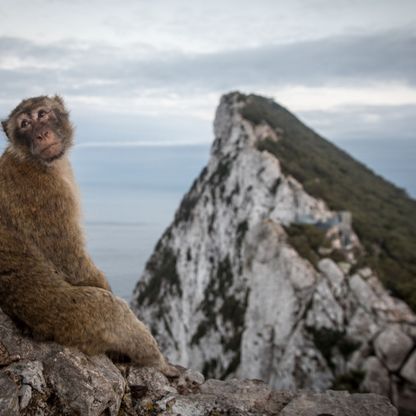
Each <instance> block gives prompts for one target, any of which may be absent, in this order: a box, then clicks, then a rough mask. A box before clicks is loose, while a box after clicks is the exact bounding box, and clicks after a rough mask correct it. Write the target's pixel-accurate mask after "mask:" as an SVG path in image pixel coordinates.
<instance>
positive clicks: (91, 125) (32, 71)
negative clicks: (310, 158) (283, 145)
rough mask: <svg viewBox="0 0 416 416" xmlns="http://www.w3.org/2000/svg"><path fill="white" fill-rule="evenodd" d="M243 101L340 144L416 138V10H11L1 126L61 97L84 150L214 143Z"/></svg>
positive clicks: (59, 3)
mask: <svg viewBox="0 0 416 416" xmlns="http://www.w3.org/2000/svg"><path fill="white" fill-rule="evenodd" d="M236 89H238V90H241V91H242V92H247V93H248V92H256V93H260V94H264V95H267V96H271V97H273V98H274V99H275V100H276V101H278V102H279V103H280V104H282V105H284V106H286V107H287V108H288V109H289V110H291V111H293V112H295V113H296V114H297V115H299V116H300V117H301V118H302V119H303V120H304V121H306V122H307V123H308V124H309V125H310V126H311V127H313V128H315V129H316V130H317V131H318V132H319V133H321V134H323V135H325V136H327V137H328V138H329V139H332V140H334V141H338V142H339V141H342V140H345V139H363V138H370V139H374V140H377V139H380V138H383V139H386V138H388V139H392V140H394V139H405V138H406V139H412V140H416V135H415V131H416V1H414V0H409V1H406V0H396V1H391V0H361V1H358V0H296V1H277V0H256V1H252V0H250V1H245V0H226V1H225V0H221V1H218V0H210V2H209V3H208V2H206V1H199V0H193V1H190V0H189V1H181V0H153V1H152V2H150V1H144V0H134V1H133V0H132V1H129V0H125V1H113V0H99V1H96V0H92V1H88V2H86V1H81V0H71V1H64V0H30V1H26V0H1V2H0V117H1V118H4V117H5V116H6V115H7V114H8V112H9V111H10V110H11V109H12V108H13V107H14V106H15V105H16V104H17V103H18V101H19V100H20V99H22V98H23V97H28V96H33V95H39V94H52V93H59V94H62V95H63V96H64V97H65V98H66V101H67V103H68V105H69V106H70V108H71V110H72V114H73V117H74V119H75V122H76V125H77V131H78V136H79V139H80V141H81V142H84V143H86V142H100V141H103V140H105V141H135V140H141V141H146V142H148V141H152V142H160V141H176V142H195V143H198V142H208V141H211V140H212V129H211V123H212V119H213V116H214V111H215V107H216V105H217V103H218V101H219V97H220V96H221V94H223V93H226V92H228V91H230V90H236Z"/></svg>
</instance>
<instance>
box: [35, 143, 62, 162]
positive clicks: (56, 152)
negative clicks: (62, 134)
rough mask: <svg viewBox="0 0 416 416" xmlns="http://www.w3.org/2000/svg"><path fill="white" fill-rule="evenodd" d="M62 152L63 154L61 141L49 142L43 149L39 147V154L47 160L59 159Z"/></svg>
mask: <svg viewBox="0 0 416 416" xmlns="http://www.w3.org/2000/svg"><path fill="white" fill-rule="evenodd" d="M62 154H63V146H62V144H61V143H60V142H54V143H51V144H48V145H47V146H45V147H43V148H42V149H39V156H40V157H41V158H42V159H44V160H46V161H50V160H54V159H57V158H59V157H61V156H62Z"/></svg>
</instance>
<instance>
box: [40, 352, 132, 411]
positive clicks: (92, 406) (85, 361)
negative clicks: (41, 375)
mask: <svg viewBox="0 0 416 416" xmlns="http://www.w3.org/2000/svg"><path fill="white" fill-rule="evenodd" d="M45 371H46V372H47V376H48V379H49V383H50V384H51V386H52V388H53V390H54V392H55V394H56V396H57V397H58V398H59V401H60V404H61V406H62V409H63V411H64V412H67V413H70V414H71V413H75V414H81V415H86V416H95V415H97V416H98V415H101V414H102V413H104V411H106V410H107V412H109V414H110V415H112V416H113V415H114V416H115V415H117V414H118V410H119V408H120V404H121V399H122V395H123V392H124V390H125V380H124V378H123V377H122V375H121V373H120V371H119V370H118V369H117V367H116V366H115V365H114V364H113V363H112V362H111V360H110V359H109V358H107V357H105V356H97V357H92V358H90V357H87V356H85V355H84V354H81V353H79V352H77V351H75V350H72V349H68V348H64V349H63V350H62V351H60V352H58V353H57V354H56V355H53V356H51V357H48V358H47V360H46V362H45Z"/></svg>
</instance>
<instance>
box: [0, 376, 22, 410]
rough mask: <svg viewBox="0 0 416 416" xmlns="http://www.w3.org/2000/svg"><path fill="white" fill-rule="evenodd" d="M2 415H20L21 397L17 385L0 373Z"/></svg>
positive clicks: (0, 408)
mask: <svg viewBox="0 0 416 416" xmlns="http://www.w3.org/2000/svg"><path fill="white" fill-rule="evenodd" d="M0 414H1V415H8V416H14V415H18V414H19V395H18V389H17V386H16V384H15V383H14V382H13V381H12V380H11V379H10V378H9V377H8V376H7V375H6V374H5V373H4V372H2V371H1V372H0Z"/></svg>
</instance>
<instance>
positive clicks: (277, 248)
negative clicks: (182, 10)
mask: <svg viewBox="0 0 416 416" xmlns="http://www.w3.org/2000/svg"><path fill="white" fill-rule="evenodd" d="M259 103H260V104H261V106H262V111H261V112H259V111H257V110H258V108H259V105H258V104H259ZM256 111H257V113H256ZM288 119H290V121H291V123H287V122H286V121H287V120H288ZM276 120H277V121H276ZM279 121H281V123H280V122H279ZM305 132H307V134H309V135H310V136H311V137H309V136H307V135H306V136H305ZM214 133H215V141H214V143H213V146H212V151H211V157H210V160H209V163H208V165H207V166H206V168H205V169H204V170H203V171H202V173H201V174H200V176H199V177H198V178H197V179H196V180H195V182H194V184H193V185H192V188H191V189H190V191H189V192H188V193H187V194H186V195H185V197H184V199H183V201H182V203H181V205H180V207H179V208H178V210H177V212H176V215H175V219H174V222H173V223H172V224H171V226H170V227H169V228H168V229H167V230H166V232H165V233H164V235H163V236H162V238H161V239H160V241H159V242H158V244H157V246H156V248H155V251H154V253H153V255H152V257H151V258H150V260H149V262H148V264H147V266H146V270H145V272H144V274H143V276H142V278H141V279H140V281H139V284H138V285H137V288H136V290H135V293H134V298H133V301H132V307H133V308H134V309H135V310H136V312H137V313H138V315H139V316H140V317H141V318H142V319H143V320H144V321H145V322H147V323H148V324H149V325H150V326H151V328H152V331H153V333H154V334H155V335H156V336H157V338H158V340H159V342H160V344H161V346H162V349H163V350H164V351H165V352H166V353H167V355H168V357H169V359H170V360H171V361H173V362H177V363H180V364H182V365H184V366H186V367H189V366H192V367H193V368H196V369H198V370H200V371H202V372H203V373H204V374H205V375H207V376H210V377H216V378H225V379H230V378H232V377H243V378H254V379H261V380H264V381H265V382H267V383H269V384H270V385H271V386H273V387H275V388H279V389H290V390H293V389H308V390H312V391H323V390H325V389H328V388H341V389H349V390H357V391H360V390H361V391H370V392H376V393H381V394H383V395H386V396H388V397H390V398H391V400H392V401H393V402H394V403H395V404H396V405H397V406H399V408H401V409H402V410H403V412H405V411H407V410H413V411H416V350H415V343H416V317H415V315H414V314H413V313H412V311H411V309H410V308H409V307H408V306H407V305H406V304H405V303H404V302H403V301H401V300H399V299H396V298H394V297H392V296H391V295H390V294H389V292H388V291H387V290H386V289H385V288H384V287H383V285H382V284H381V283H380V280H379V278H378V277H379V276H380V275H381V274H382V273H384V275H383V276H384V278H385V271H386V270H387V269H386V268H377V265H384V264H389V265H392V264H393V265H394V264H396V265H397V264H398V263H397V259H398V258H399V256H396V257H395V258H396V260H394V261H396V263H394V261H393V260H391V261H390V260H389V262H387V263H386V262H385V256H384V254H383V253H384V251H383V250H384V247H386V244H384V245H382V244H379V245H378V246H376V244H375V240H374V239H375V238H376V237H374V238H373V237H372V236H373V234H374V233H373V234H371V232H374V230H373V228H372V227H370V228H371V232H370V233H367V234H365V233H364V232H361V233H360V238H359V237H358V236H357V233H356V232H355V225H356V224H358V225H359V226H360V227H361V228H360V230H363V229H364V228H365V225H366V224H367V223H366V221H365V217H364V216H363V215H362V213H363V210H361V211H360V209H361V208H357V209H358V211H355V210H356V207H357V204H355V201H356V197H357V191H356V189H351V190H350V191H349V189H348V187H347V186H346V185H345V184H346V182H345V181H343V182H341V180H338V179H337V177H336V176H333V177H329V176H328V169H333V168H334V165H335V168H336V169H338V170H340V171H342V170H343V171H342V172H341V173H339V172H338V174H340V175H341V174H342V175H343V176H346V177H348V175H349V172H348V169H347V166H348V165H346V164H345V163H346V162H345V163H344V160H347V161H348V163H350V162H349V158H348V157H347V156H345V157H344V156H342V157H343V159H342V158H341V159H340V162H339V164H337V163H328V160H326V159H324V160H323V161H322V163H321V164H319V163H315V164H311V161H315V159H314V158H315V156H316V151H317V150H319V151H322V150H324V151H325V149H327V148H328V149H330V151H328V152H329V153H328V158H329V157H330V156H331V154H332V153H334V152H335V151H334V149H333V146H332V147H330V145H329V144H328V143H327V142H325V141H323V139H319V140H318V138H317V135H315V134H314V133H313V132H310V130H308V129H307V128H306V126H304V125H303V124H302V123H300V122H299V121H298V120H296V119H295V118H294V117H293V116H291V115H290V113H288V112H287V111H286V110H284V109H283V108H282V107H280V106H278V105H277V104H275V103H272V102H271V101H270V100H266V99H263V98H261V97H256V96H245V95H242V94H239V93H232V94H228V95H226V96H224V97H223V98H222V99H221V103H220V105H219V107H218V109H217V113H216V118H215V123H214ZM293 143H297V146H298V147H297V148H295V147H293ZM308 149H310V150H308ZM305 151H306V154H305ZM331 152H332V153H331ZM338 152H340V151H338ZM340 153H341V152H340ZM324 154H325V153H324ZM288 155H290V157H291V158H289V156H288ZM345 158H347V159H345ZM294 161H302V164H303V165H301V166H300V167H299V163H297V164H294ZM354 163H355V162H354ZM302 166H304V167H305V169H304V170H302V169H301V168H302ZM326 166H327V167H328V169H327V170H325V169H326ZM360 169H361V168H360ZM362 169H364V168H362ZM311 172H313V174H312V173H311ZM359 172H360V171H359ZM363 172H364V173H363V174H359V178H358V179H357V180H358V181H359V182H360V184H358V183H357V186H361V185H362V183H369V184H370V185H369V186H370V188H369V191H368V192H370V191H371V192H373V193H377V192H378V191H377V189H375V188H376V187H377V186H378V184H379V179H380V178H379V179H377V178H376V179H374V180H373V178H372V177H371V176H368V175H372V173H371V172H368V170H365V169H364V170H363ZM351 174H353V173H351ZM356 174H357V173H356ZM366 175H367V176H366ZM373 176H374V175H373ZM368 178H369V179H368ZM366 181H367V182H366ZM361 182H362V183H361ZM323 184H324V185H328V186H327V187H326V188H323V187H322V185H323ZM383 186H384V185H383ZM326 189H331V190H332V191H333V192H332V193H331V194H330V195H331V196H333V195H335V196H334V198H335V200H336V202H337V204H335V203H334V200H332V201H330V202H332V203H329V202H328V201H327V200H324V199H323V198H322V197H323V196H325V191H326ZM314 190H317V191H320V190H321V191H322V190H323V191H322V192H321V197H319V192H313V191H314ZM388 192H390V193H391V194H392V195H393V194H394V195H396V194H397V198H399V197H400V198H401V197H402V196H403V195H402V194H401V193H400V192H399V191H397V190H395V189H393V188H391V189H390V188H388ZM340 195H341V197H340ZM345 195H346V196H345ZM348 195H349V196H348ZM389 195H390V194H389ZM367 196H368V198H369V199H371V198H372V195H370V194H368V195H367ZM361 197H362V198H366V195H361ZM336 198H338V199H336ZM373 199H374V198H373ZM371 200H372V199H371ZM340 202H345V204H341V203H340ZM351 204H353V205H351ZM354 204H355V205H354ZM403 204H404V205H403V207H405V208H403V210H410V208H411V207H412V206H413V205H406V204H407V202H405V203H403ZM410 204H412V203H410ZM350 206H352V208H351V209H350ZM409 207H410V208H409ZM381 211H382V208H380V212H381ZM403 212H404V211H403ZM406 212H407V211H406ZM357 213H358V214H357ZM386 215H387V214H386ZM356 217H358V221H356ZM371 218H373V217H371ZM380 218H381V219H380V222H382V221H384V222H385V223H386V224H387V225H389V224H388V223H389V221H388V220H386V219H385V218H387V217H383V216H382V214H380ZM363 219H364V220H363ZM360 221H361V222H360ZM384 222H383V224H384ZM383 227H384V225H383ZM387 228H388V227H387ZM390 228H394V224H391V222H390ZM366 236H370V237H366ZM372 238H373V240H372ZM371 250H373V252H371ZM374 253H376V254H374ZM380 253H381V254H380ZM376 255H378V258H377V259H378V260H379V261H378V262H374V261H372V260H374V259H375V256H376ZM412 255H413V254H412ZM411 258H413V257H411ZM383 262H384V263H383ZM409 264H410V263H409ZM372 265H375V266H374V267H375V268H372V267H370V266H372ZM407 266H408V265H407V264H406V265H404V266H403V267H404V268H405V269H406V273H408V272H409V273H411V270H412V269H411V267H413V266H409V267H407ZM376 270H377V271H376ZM391 270H392V272H394V270H395V269H394V268H392V269H391ZM396 270H397V273H396V274H397V276H398V277H397V279H399V276H403V275H400V270H401V269H398V268H396ZM409 270H410V271H409ZM406 276H407V275H406ZM413 277H414V276H413ZM389 278H390V281H394V279H395V275H394V276H393V275H389ZM397 287H398V286H397ZM398 292H400V290H399V289H398Z"/></svg>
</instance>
